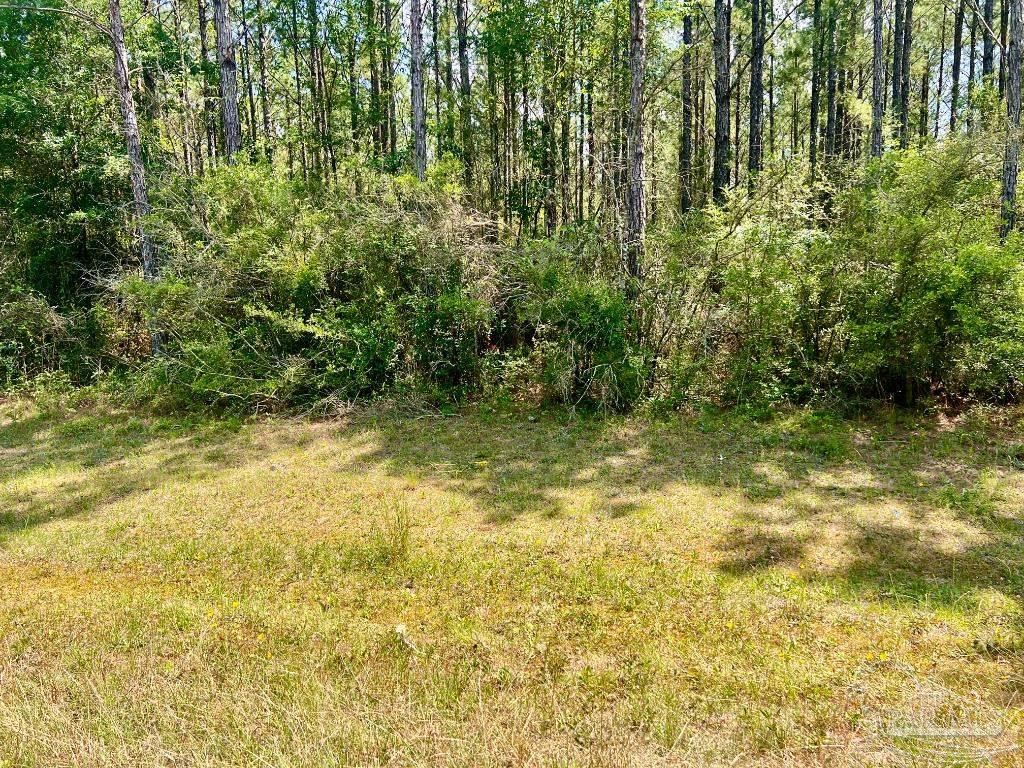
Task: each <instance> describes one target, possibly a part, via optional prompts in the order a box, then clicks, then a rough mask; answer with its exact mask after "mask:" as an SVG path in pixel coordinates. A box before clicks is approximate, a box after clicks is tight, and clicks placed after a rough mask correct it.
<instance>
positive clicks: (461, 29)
mask: <svg viewBox="0 0 1024 768" xmlns="http://www.w3.org/2000/svg"><path fill="white" fill-rule="evenodd" d="M468 2H469V0H456V3H455V17H456V18H455V24H456V31H457V34H458V37H459V91H460V98H459V109H460V113H461V118H462V120H461V122H462V161H463V163H465V173H466V187H467V189H468V188H469V187H470V186H471V185H472V183H473V122H472V120H473V117H472V114H473V113H472V102H471V101H470V98H471V96H472V94H471V92H470V82H469V9H468V8H467V3H468Z"/></svg>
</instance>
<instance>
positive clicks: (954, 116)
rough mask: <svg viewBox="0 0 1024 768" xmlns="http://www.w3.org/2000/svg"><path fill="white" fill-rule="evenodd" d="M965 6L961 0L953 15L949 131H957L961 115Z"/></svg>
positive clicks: (963, 0)
mask: <svg viewBox="0 0 1024 768" xmlns="http://www.w3.org/2000/svg"><path fill="white" fill-rule="evenodd" d="M964 8H965V0H960V2H959V3H958V4H957V7H956V13H955V14H954V16H953V71H952V72H951V74H950V83H951V84H952V85H951V86H950V96H949V132H950V133H953V132H954V131H956V124H957V120H958V119H959V117H960V56H961V53H962V51H963V41H964Z"/></svg>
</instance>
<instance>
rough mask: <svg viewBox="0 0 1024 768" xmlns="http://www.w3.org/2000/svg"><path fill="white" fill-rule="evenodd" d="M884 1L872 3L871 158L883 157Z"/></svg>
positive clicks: (878, 0) (877, 0) (876, 0)
mask: <svg viewBox="0 0 1024 768" xmlns="http://www.w3.org/2000/svg"><path fill="white" fill-rule="evenodd" d="M884 23H885V22H884V20H883V19H882V0H873V2H872V29H871V36H872V56H871V63H872V70H873V72H872V79H871V156H872V157H881V156H882V143H883V139H882V116H883V113H884V112H885V106H884V104H883V101H884V98H885V71H884V70H885V58H884V56H883V54H882V35H883V26H884Z"/></svg>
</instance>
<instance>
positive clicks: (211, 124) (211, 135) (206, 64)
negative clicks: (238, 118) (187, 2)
mask: <svg viewBox="0 0 1024 768" xmlns="http://www.w3.org/2000/svg"><path fill="white" fill-rule="evenodd" d="M196 6H197V8H196V10H197V13H198V15H199V58H200V59H201V61H202V73H203V119H204V121H205V123H206V156H207V157H208V158H209V160H210V165H211V166H212V165H213V164H214V158H215V157H216V156H217V118H216V116H215V115H214V112H215V111H216V107H215V105H214V95H213V86H212V85H211V82H210V80H211V77H210V70H211V69H212V68H213V62H212V61H211V60H210V44H209V41H208V39H207V38H208V32H209V27H210V20H209V18H207V15H206V12H207V5H206V0H198V2H197V4H196Z"/></svg>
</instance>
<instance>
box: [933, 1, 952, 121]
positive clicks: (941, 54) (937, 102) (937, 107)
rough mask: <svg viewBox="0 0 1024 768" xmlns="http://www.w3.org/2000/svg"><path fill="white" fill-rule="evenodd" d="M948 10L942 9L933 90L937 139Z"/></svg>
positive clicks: (944, 65) (944, 64) (944, 7)
mask: <svg viewBox="0 0 1024 768" xmlns="http://www.w3.org/2000/svg"><path fill="white" fill-rule="evenodd" d="M948 12H949V9H948V8H947V7H946V6H943V7H942V33H941V34H940V36H939V82H938V84H937V86H936V88H935V131H934V134H933V135H934V136H935V138H936V139H938V138H939V117H940V115H941V114H942V85H943V78H944V75H945V71H946V16H947V14H948Z"/></svg>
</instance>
